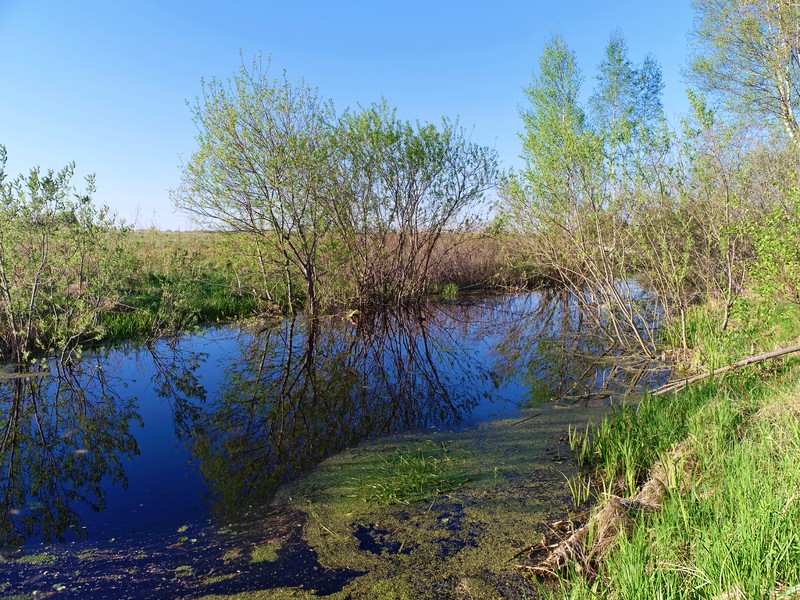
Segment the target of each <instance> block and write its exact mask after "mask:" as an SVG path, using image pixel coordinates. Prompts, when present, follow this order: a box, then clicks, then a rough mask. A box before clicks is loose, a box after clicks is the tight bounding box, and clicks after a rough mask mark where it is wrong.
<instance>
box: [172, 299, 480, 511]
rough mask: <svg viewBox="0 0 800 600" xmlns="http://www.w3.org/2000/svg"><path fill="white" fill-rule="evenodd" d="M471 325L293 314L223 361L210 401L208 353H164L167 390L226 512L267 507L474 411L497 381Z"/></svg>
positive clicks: (418, 317) (425, 315)
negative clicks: (312, 475) (329, 461)
mask: <svg viewBox="0 0 800 600" xmlns="http://www.w3.org/2000/svg"><path fill="white" fill-rule="evenodd" d="M464 327H466V325H465V324H464V323H461V324H460V323H459V322H458V320H457V319H456V318H455V316H454V315H452V314H448V312H447V311H444V310H441V308H437V307H436V306H434V305H429V306H427V307H424V308H423V309H420V310H418V311H417V312H415V313H403V314H398V313H383V314H380V315H376V316H373V317H371V318H370V319H362V320H361V321H360V322H359V323H358V324H353V323H351V322H349V321H347V320H342V319H324V320H314V321H309V320H304V319H295V320H287V321H283V322H281V323H280V324H277V325H275V326H271V327H269V328H266V329H264V330H263V331H261V332H259V333H258V334H257V335H253V336H241V337H240V339H239V345H240V348H239V351H238V353H237V354H238V356H239V359H238V360H237V361H234V362H229V363H227V364H223V365H221V366H220V368H222V369H224V377H223V380H224V383H222V385H221V388H220V389H219V390H218V391H217V393H216V394H213V395H210V396H209V397H208V398H207V397H206V392H205V390H204V389H203V388H202V386H200V385H199V384H198V382H197V380H196V379H195V378H194V375H193V371H192V369H191V368H186V366H187V365H192V364H193V363H194V361H196V360H197V357H195V358H194V359H188V360H187V359H186V358H185V357H182V356H180V352H175V353H174V354H173V355H172V356H160V357H156V363H157V364H159V365H160V374H161V375H160V379H159V384H160V385H159V390H160V391H161V393H162V394H165V395H166V396H167V397H169V399H170V402H171V403H172V405H173V410H174V413H175V423H176V429H177V434H178V436H179V437H180V438H182V439H183V440H185V441H187V442H188V443H189V445H190V447H191V450H192V453H193V454H194V455H195V457H196V458H197V459H198V461H199V465H200V470H201V472H202V474H203V476H204V477H205V479H206V480H207V482H208V485H209V486H210V489H211V493H212V503H213V508H214V511H215V513H217V514H229V513H236V512H240V511H241V510H242V509H246V508H247V507H250V506H263V505H265V504H266V503H267V502H268V501H269V499H270V498H271V497H272V495H273V494H274V492H275V491H276V489H277V487H278V486H279V485H280V484H281V483H282V482H285V481H287V480H289V479H292V478H293V477H295V476H297V475H298V474H300V473H302V472H304V471H306V470H308V469H309V468H311V467H313V466H314V465H316V464H317V463H319V462H320V461H321V460H322V459H324V458H325V457H327V456H329V455H331V454H332V453H334V452H336V451H338V450H341V449H343V448H346V447H349V446H354V445H356V444H358V443H359V442H360V441H362V440H364V439H366V438H369V437H375V436H380V435H386V434H390V433H392V432H396V431H408V430H411V429H415V428H419V427H423V426H427V425H437V424H455V423H458V422H459V421H460V420H461V419H462V418H463V417H464V416H465V415H468V414H469V413H470V412H471V410H472V408H473V407H474V406H475V405H476V403H477V402H478V401H479V400H480V399H481V398H482V397H483V396H485V395H487V394H490V393H491V391H492V389H493V384H492V380H491V377H490V373H489V370H488V369H487V368H486V367H485V365H484V364H483V363H482V361H481V360H480V357H478V356H477V353H476V352H475V351H474V348H472V347H471V346H470V344H469V343H468V342H467V341H466V340H465V339H464V337H463V335H462V334H463V330H464ZM176 350H177V349H176ZM201 360H202V359H201ZM179 365H180V366H179Z"/></svg>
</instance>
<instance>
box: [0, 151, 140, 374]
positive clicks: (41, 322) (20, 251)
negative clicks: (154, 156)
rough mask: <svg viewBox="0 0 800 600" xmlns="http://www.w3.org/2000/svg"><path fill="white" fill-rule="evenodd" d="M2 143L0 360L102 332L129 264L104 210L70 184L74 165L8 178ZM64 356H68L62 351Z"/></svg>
mask: <svg viewBox="0 0 800 600" xmlns="http://www.w3.org/2000/svg"><path fill="white" fill-rule="evenodd" d="M5 159H6V155H5V149H3V148H0V223H2V227H0V359H3V360H15V361H17V362H25V361H27V360H28V359H30V358H31V357H32V356H33V355H34V354H46V353H48V352H50V351H51V350H53V349H59V350H61V351H62V353H69V352H70V351H71V350H73V349H74V348H75V347H76V346H77V345H78V344H79V343H81V342H84V341H87V340H92V339H98V338H99V337H100V336H101V335H102V331H101V329H100V327H99V326H100V322H99V318H100V315H101V314H102V313H103V312H104V311H105V310H107V308H108V305H109V303H110V302H113V299H114V298H115V297H116V295H117V291H118V289H119V286H120V284H121V282H122V281H124V279H125V277H126V275H127V274H128V273H129V272H130V271H131V264H130V261H129V260H128V258H127V257H126V256H125V254H124V252H123V250H122V245H121V240H122V237H121V236H123V235H124V233H125V231H124V229H119V228H117V227H116V226H115V224H114V221H113V219H111V218H110V217H109V216H108V210H107V209H106V208H103V209H97V208H96V207H95V206H94V204H93V202H92V199H91V194H92V193H93V192H94V179H93V177H89V178H87V188H86V191H85V192H78V191H77V190H76V189H75V188H74V187H73V186H72V177H73V174H74V169H75V166H74V164H69V165H67V166H66V167H64V168H63V169H62V170H61V171H58V172H55V171H52V170H51V171H47V172H45V173H43V172H42V171H41V170H40V169H39V168H38V167H36V168H34V169H32V170H31V171H30V173H29V174H28V175H20V176H18V177H17V178H15V179H14V180H12V181H6V180H5V179H6V178H5V172H4V170H3V169H4V166H5ZM63 356H64V354H62V357H63Z"/></svg>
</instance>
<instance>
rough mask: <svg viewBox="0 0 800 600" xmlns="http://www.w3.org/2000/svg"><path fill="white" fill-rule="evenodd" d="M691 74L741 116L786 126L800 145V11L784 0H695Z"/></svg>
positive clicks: (788, 132) (703, 87) (755, 120)
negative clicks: (799, 27)
mask: <svg viewBox="0 0 800 600" xmlns="http://www.w3.org/2000/svg"><path fill="white" fill-rule="evenodd" d="M693 5H694V10H695V15H696V19H695V28H694V31H693V42H694V47H695V56H694V61H693V63H692V66H691V71H690V75H691V76H692V78H693V79H694V81H695V82H696V83H697V84H698V85H699V86H700V88H701V89H702V90H704V91H707V92H710V93H712V94H714V95H715V96H717V97H718V98H719V99H720V100H721V101H722V102H723V103H725V104H726V105H727V106H728V107H729V108H730V109H732V110H733V111H734V112H736V113H738V114H739V115H742V116H745V117H748V118H752V119H753V121H754V124H755V125H756V126H757V127H759V126H761V124H762V123H764V122H767V123H772V124H776V125H779V126H781V127H782V128H783V129H784V130H785V132H786V133H787V134H788V136H789V138H790V139H791V140H792V142H793V143H794V144H795V146H798V145H799V144H800V128H799V127H798V123H797V119H796V116H795V115H796V114H797V111H798V109H800V103H799V102H798V95H797V93H796V91H797V86H798V84H800V68H799V65H798V62H797V54H798V50H800V35H798V30H797V23H798V21H799V20H800V7H798V5H797V4H796V3H794V2H785V1H783V0H762V1H759V2H754V1H752V0H695V1H694V3H693Z"/></svg>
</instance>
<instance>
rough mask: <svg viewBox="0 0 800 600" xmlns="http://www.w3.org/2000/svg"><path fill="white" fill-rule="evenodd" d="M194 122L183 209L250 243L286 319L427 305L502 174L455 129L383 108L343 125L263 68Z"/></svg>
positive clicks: (202, 105) (236, 80)
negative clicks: (458, 239) (335, 310)
mask: <svg viewBox="0 0 800 600" xmlns="http://www.w3.org/2000/svg"><path fill="white" fill-rule="evenodd" d="M193 113H194V119H195V123H196V124H197V126H198V129H199V134H198V137H197V141H198V146H199V148H198V150H197V151H196V152H195V153H194V154H193V155H192V157H191V159H190V161H189V162H188V163H187V164H186V165H184V169H183V181H182V186H181V188H180V189H178V190H176V191H175V192H174V194H173V199H174V201H175V204H176V206H178V207H179V208H181V209H182V210H184V211H186V212H188V213H189V214H191V215H193V216H194V217H196V218H197V219H198V220H199V221H200V222H202V223H206V224H208V225H209V226H212V227H215V228H219V229H222V230H226V231H233V232H243V233H245V234H247V235H248V236H249V237H250V238H251V243H254V244H255V245H256V254H257V257H258V262H259V266H260V269H261V274H262V282H261V285H260V286H259V287H260V291H261V293H263V294H265V295H266V296H267V298H268V299H269V300H270V301H272V302H273V303H275V304H278V303H280V301H279V299H278V298H276V297H275V295H274V294H273V292H272V290H271V289H270V288H271V284H272V282H274V281H276V280H278V281H282V282H283V283H284V284H285V285H284V288H285V289H284V292H285V295H286V305H287V306H288V308H289V310H290V311H291V310H293V309H294V308H299V307H301V306H305V307H306V308H307V309H308V311H309V312H311V313H312V314H318V313H319V312H320V311H321V310H322V309H323V308H329V307H330V306H336V305H339V306H340V305H349V304H354V303H356V304H360V305H364V304H371V303H373V302H374V301H375V300H376V299H377V300H378V301H379V302H381V303H382V302H396V303H403V302H405V301H407V300H412V301H413V300H418V299H420V298H421V297H422V296H423V295H424V294H426V293H427V292H428V291H429V284H430V283H431V281H430V279H431V274H432V273H433V272H434V270H435V268H436V267H437V265H438V263H439V261H440V259H441V257H442V256H443V255H444V254H446V253H447V252H448V251H449V250H452V245H450V244H448V243H447V242H448V240H450V239H454V238H451V237H449V235H452V234H453V233H459V232H462V231H464V230H465V229H466V228H467V226H468V225H469V223H470V221H471V220H472V218H474V214H470V213H469V211H470V209H472V208H474V207H475V205H476V204H477V203H478V202H479V201H480V200H481V199H482V197H483V194H484V192H485V191H486V190H487V189H488V188H489V187H490V186H491V185H492V184H493V183H494V179H495V178H496V171H497V158H496V155H495V153H494V152H493V151H491V150H489V149H487V148H483V147H480V146H478V145H476V144H473V143H471V142H470V141H469V140H468V139H467V137H466V135H465V133H464V131H463V128H461V127H460V126H459V125H458V123H457V122H455V123H454V122H452V121H450V120H448V119H443V120H442V123H441V124H440V125H439V126H436V125H433V124H430V123H419V122H417V123H410V122H407V121H402V120H400V119H399V118H397V116H396V114H395V111H394V110H393V109H391V108H389V106H388V105H387V104H386V102H381V103H379V104H374V105H372V106H370V107H369V108H366V109H359V110H358V111H349V112H345V113H344V114H343V115H341V116H337V115H336V114H335V112H334V111H333V108H332V106H331V103H330V102H328V101H325V100H324V99H322V98H321V97H320V96H319V94H318V93H317V91H316V90H313V89H312V88H310V87H309V86H307V85H306V84H305V83H304V82H302V81H300V82H293V81H290V80H289V79H287V78H286V76H285V75H284V76H283V78H280V79H274V80H273V79H270V77H269V76H268V68H264V67H262V65H261V63H260V62H259V60H256V61H254V63H253V65H252V67H251V68H249V69H247V68H245V67H244V66H243V67H242V68H241V69H240V71H239V73H238V74H237V75H236V76H235V77H233V78H232V79H231V80H229V81H228V82H227V83H222V82H219V81H216V80H212V81H211V82H209V83H207V84H204V95H203V99H202V101H198V102H197V103H196V104H195V106H194V107H193ZM445 234H448V235H445Z"/></svg>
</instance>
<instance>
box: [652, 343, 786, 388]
mask: <svg viewBox="0 0 800 600" xmlns="http://www.w3.org/2000/svg"><path fill="white" fill-rule="evenodd" d="M793 352H800V344H797V345H795V346H790V347H789V348H779V349H778V350H773V351H772V352H764V353H762V354H756V355H754V356H749V357H747V358H744V359H742V360H740V361H739V362H736V363H733V364H732V365H727V366H725V367H720V368H719V369H714V370H713V371H710V372H708V373H701V374H700V375H694V376H692V377H686V378H684V379H678V380H675V381H670V382H668V383H665V384H664V385H662V386H661V387H659V388H656V389H655V390H653V391H652V394H653V395H654V396H661V395H663V394H668V393H669V392H677V391H680V390H682V389H684V388H685V387H687V386H688V385H689V384H691V383H695V382H696V381H702V380H703V379H708V378H709V377H716V376H717V375H721V374H722V373H727V372H728V371H733V370H734V369H739V368H741V367H746V366H748V365H754V364H757V363H760V362H764V361H765V360H769V359H770V358H777V357H778V356H783V355H784V354H791V353H793Z"/></svg>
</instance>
